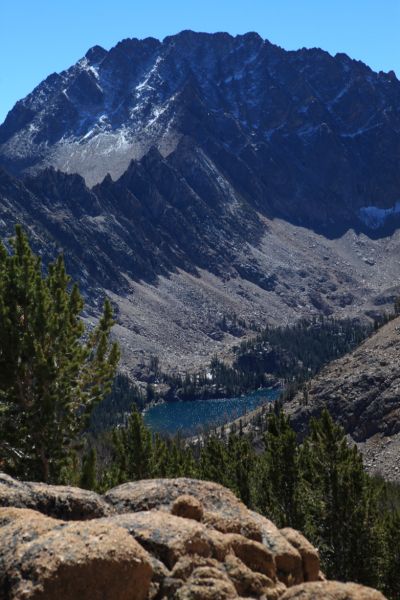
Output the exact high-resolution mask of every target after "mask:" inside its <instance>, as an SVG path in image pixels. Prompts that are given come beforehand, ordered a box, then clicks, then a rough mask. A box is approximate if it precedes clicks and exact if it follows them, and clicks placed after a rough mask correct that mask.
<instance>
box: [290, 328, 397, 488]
mask: <svg viewBox="0 0 400 600" xmlns="http://www.w3.org/2000/svg"><path fill="white" fill-rule="evenodd" d="M399 357H400V317H396V318H394V319H393V320H391V321H389V322H388V323H387V324H386V325H383V326H382V327H381V328H380V329H378V331H377V332H376V333H375V334H373V335H372V336H371V337H370V338H368V339H367V340H365V341H364V342H363V343H362V344H361V345H360V346H359V347H358V348H356V349H355V350H354V351H353V352H351V353H349V354H347V355H345V356H344V357H342V358H339V359H338V360H336V361H334V362H333V363H331V364H330V365H328V366H327V367H325V368H324V369H323V370H322V371H321V372H320V373H319V374H318V375H317V376H316V377H315V378H314V379H313V380H311V381H310V382H309V384H308V385H307V387H306V390H305V391H302V392H299V393H298V394H297V396H296V397H295V398H294V399H293V400H292V401H291V402H290V403H288V404H286V405H285V410H287V412H288V413H289V414H290V415H291V420H292V424H293V426H294V427H295V429H296V430H297V431H298V432H299V433H300V434H301V435H304V434H305V432H306V430H307V426H308V422H309V419H310V417H311V416H313V415H318V414H320V413H321V411H322V410H323V409H324V408H326V409H328V410H329V412H330V413H331V415H332V416H333V417H334V419H335V420H336V421H337V422H339V423H341V424H342V425H343V427H344V428H345V430H346V432H347V433H348V434H349V436H350V437H351V439H352V440H353V441H354V442H356V443H357V445H358V446H359V448H360V449H361V450H362V452H363V454H364V460H365V465H366V468H367V470H368V471H369V472H371V473H373V474H381V475H383V476H384V477H385V478H386V479H389V480H392V481H397V482H400V470H399V464H398V456H399V449H400V419H399V415H400V394H399V390H400V369H399Z"/></svg>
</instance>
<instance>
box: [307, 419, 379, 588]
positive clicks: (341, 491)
mask: <svg viewBox="0 0 400 600" xmlns="http://www.w3.org/2000/svg"><path fill="white" fill-rule="evenodd" d="M300 462H301V473H302V479H303V482H304V484H305V487H306V489H307V490H308V493H307V494H306V495H304V496H303V501H304V502H306V501H307V500H308V506H306V512H307V515H308V518H307V523H306V525H305V533H306V535H308V536H309V537H310V539H311V540H312V541H313V542H314V544H316V545H317V546H318V547H319V549H320V553H321V558H322V562H323V567H324V570H325V572H326V574H327V576H328V577H329V578H340V579H344V580H347V581H362V582H363V583H364V584H369V585H376V583H377V576H378V575H377V566H378V565H377V561H376V555H377V544H378V540H379V530H378V526H377V516H378V515H377V505H376V498H375V492H374V489H373V487H372V485H371V482H370V480H369V478H368V476H367V474H366V473H365V471H364V470H363V464H362V458H361V455H360V453H359V451H358V450H357V448H356V447H355V446H353V447H351V446H349V445H348V443H347V440H346V436H345V433H344V430H343V428H342V427H341V426H340V425H337V424H335V423H334V422H333V420H332V418H331V417H330V415H329V413H328V411H327V410H324V411H323V412H322V414H321V418H320V419H311V422H310V435H309V436H308V438H307V439H306V440H305V442H304V444H303V446H302V449H301V459H300Z"/></svg>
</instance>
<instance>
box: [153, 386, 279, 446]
mask: <svg viewBox="0 0 400 600" xmlns="http://www.w3.org/2000/svg"><path fill="white" fill-rule="evenodd" d="M278 395H279V390H278V389H273V390H272V389H264V390H257V391H256V392H253V393H251V394H247V395H246V396H240V397H239V398H225V399H218V400H185V401H176V402H164V403H163V404H156V405H155V406H152V407H151V408H149V409H148V410H147V411H146V412H145V413H144V421H145V423H146V425H147V426H148V427H150V429H152V430H153V431H157V432H159V433H163V434H169V435H174V434H176V433H181V434H182V435H194V434H196V433H198V432H199V431H201V429H202V428H204V427H212V426H216V425H222V424H223V423H226V422H227V421H233V420H234V419H236V418H238V417H241V416H243V415H244V414H245V413H246V412H249V411H251V410H254V409H255V408H257V406H260V405H261V404H264V403H265V402H268V401H272V400H275V399H276V398H277V397H278Z"/></svg>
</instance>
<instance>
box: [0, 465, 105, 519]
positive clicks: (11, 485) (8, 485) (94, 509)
mask: <svg viewBox="0 0 400 600" xmlns="http://www.w3.org/2000/svg"><path fill="white" fill-rule="evenodd" d="M0 506H15V507H18V508H32V509H34V510H37V511H39V512H42V513H44V514H46V515H48V516H51V517H55V518H58V519H63V520H64V521H66V520H77V521H80V520H86V519H95V518H98V517H104V516H107V515H109V514H111V513H112V512H113V510H112V507H111V506H110V505H109V504H107V502H105V500H103V498H102V497H101V496H100V495H99V494H96V493H95V492H90V491H88V490H83V489H80V488H76V487H71V486H64V485H46V484H45V483H34V482H29V483H22V482H20V481H17V480H16V479H13V478H12V477H9V476H8V475H5V474H4V473H0Z"/></svg>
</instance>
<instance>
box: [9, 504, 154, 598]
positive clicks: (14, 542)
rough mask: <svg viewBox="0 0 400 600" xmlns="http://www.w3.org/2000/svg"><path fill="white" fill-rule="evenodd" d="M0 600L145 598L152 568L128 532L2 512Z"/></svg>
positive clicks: (97, 524)
mask: <svg viewBox="0 0 400 600" xmlns="http://www.w3.org/2000/svg"><path fill="white" fill-rule="evenodd" d="M0 521H1V523H2V526H1V527H0V548H1V555H0V590H1V591H0V598H4V599H7V600H20V599H21V600H22V599H24V600H31V599H39V598H43V599H46V600H53V599H54V600H60V599H61V598H62V600H77V599H78V598H79V600H103V599H104V598H110V600H111V598H113V599H115V600H136V599H137V600H144V599H145V598H146V597H147V593H148V590H149V586H150V580H151V576H152V567H151V565H150V560H149V557H148V555H147V552H145V550H144V549H143V548H141V547H140V545H139V544H137V543H136V542H135V540H133V539H132V537H131V536H129V535H128V534H127V532H126V531H124V530H123V529H120V528H118V527H112V526H109V525H108V524H107V525H106V524H102V523H101V522H100V521H90V522H85V523H82V522H70V523H65V522H62V521H58V520H55V519H52V518H49V517H45V516H44V515H42V514H40V513H37V512H35V511H32V510H28V509H14V508H11V509H9V508H1V509H0Z"/></svg>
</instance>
